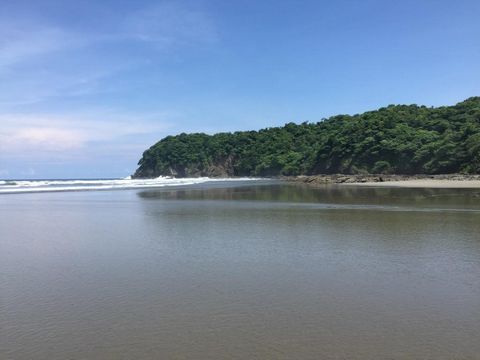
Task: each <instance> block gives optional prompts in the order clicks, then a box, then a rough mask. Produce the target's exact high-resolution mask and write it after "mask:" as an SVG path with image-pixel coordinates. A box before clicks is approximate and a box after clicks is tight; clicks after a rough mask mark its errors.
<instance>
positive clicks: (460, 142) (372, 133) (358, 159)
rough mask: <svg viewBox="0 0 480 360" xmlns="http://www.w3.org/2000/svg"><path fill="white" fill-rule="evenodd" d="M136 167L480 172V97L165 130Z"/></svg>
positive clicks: (259, 172)
mask: <svg viewBox="0 0 480 360" xmlns="http://www.w3.org/2000/svg"><path fill="white" fill-rule="evenodd" d="M138 165H139V168H138V169H137V171H136V172H135V174H134V177H157V176H160V175H170V176H171V175H173V176H178V177H185V176H276V175H302V174H305V175H310V174H334V173H340V174H367V173H374V174H447V173H470V174H472V173H480V97H472V98H469V99H467V100H465V101H463V102H461V103H458V104H456V105H454V106H443V107H438V108H433V107H426V106H418V105H390V106H387V107H383V108H380V109H378V110H375V111H368V112H365V113H363V114H357V115H337V116H333V117H330V118H328V119H323V120H322V121H320V122H317V123H306V122H305V123H302V124H294V123H289V124H286V125H285V126H283V127H272V128H267V129H262V130H259V131H238V132H234V133H218V134H215V135H206V134H202V133H194V134H184V133H183V134H180V135H177V136H167V137H165V138H164V139H162V140H161V141H159V142H158V143H156V144H155V145H153V146H152V147H151V148H150V149H148V150H146V151H145V152H144V153H143V157H142V158H141V159H140V161H139V163H138Z"/></svg>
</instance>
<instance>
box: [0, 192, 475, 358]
mask: <svg viewBox="0 0 480 360" xmlns="http://www.w3.org/2000/svg"><path fill="white" fill-rule="evenodd" d="M0 359H480V191H479V190H452V189H450V190H441V189H436V190H421V189H386V188H380V189H372V188H356V187H326V188H320V189H311V188H306V187H301V186H294V185H279V184H269V185H268V184H263V185H262V184H260V185H258V186H257V185H255V186H253V185H252V183H228V184H225V183H218V184H216V183H212V184H203V185H193V186H186V187H183V188H176V189H168V190H123V191H98V192H65V193H40V194H16V195H2V196H0Z"/></svg>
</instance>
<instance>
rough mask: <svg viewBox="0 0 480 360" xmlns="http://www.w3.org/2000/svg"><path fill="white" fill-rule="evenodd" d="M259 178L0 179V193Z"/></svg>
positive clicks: (159, 185) (137, 186)
mask: <svg viewBox="0 0 480 360" xmlns="http://www.w3.org/2000/svg"><path fill="white" fill-rule="evenodd" d="M246 180H259V179H254V178H231V179H212V178H208V177H201V178H182V179H176V178H171V177H163V176H160V177H158V178H155V179H132V178H131V177H126V178H124V179H106V180H0V194H2V193H28V192H52V191H84V190H120V189H140V188H157V187H158V188H160V187H167V186H182V185H194V184H201V183H205V182H224V181H246Z"/></svg>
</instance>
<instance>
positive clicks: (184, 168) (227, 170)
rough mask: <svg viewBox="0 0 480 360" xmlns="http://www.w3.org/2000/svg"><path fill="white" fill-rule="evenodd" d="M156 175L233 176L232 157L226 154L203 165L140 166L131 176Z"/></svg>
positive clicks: (151, 176) (149, 176)
mask: <svg viewBox="0 0 480 360" xmlns="http://www.w3.org/2000/svg"><path fill="white" fill-rule="evenodd" d="M158 176H173V177H205V176H206V177H212V178H215V177H218V178H225V177H232V176H235V171H234V168H233V157H232V156H228V157H226V158H223V159H216V161H215V162H214V163H211V164H207V165H206V166H204V165H203V164H200V163H195V164H189V165H178V164H171V165H170V166H168V167H162V168H158V167H149V166H140V167H139V168H138V169H137V171H136V172H135V174H134V175H133V178H154V177H158Z"/></svg>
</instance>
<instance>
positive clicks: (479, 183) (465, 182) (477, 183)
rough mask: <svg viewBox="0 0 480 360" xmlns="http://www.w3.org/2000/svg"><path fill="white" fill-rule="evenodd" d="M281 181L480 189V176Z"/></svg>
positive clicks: (325, 177)
mask: <svg viewBox="0 0 480 360" xmlns="http://www.w3.org/2000/svg"><path fill="white" fill-rule="evenodd" d="M282 179H283V180H285V181H289V182H295V183H303V184H308V185H311V186H322V185H328V184H342V185H361V186H375V187H408V188H450V189H454V188H480V175H464V174H446V175H343V174H334V175H309V176H305V175H304V176H285V177H282Z"/></svg>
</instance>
